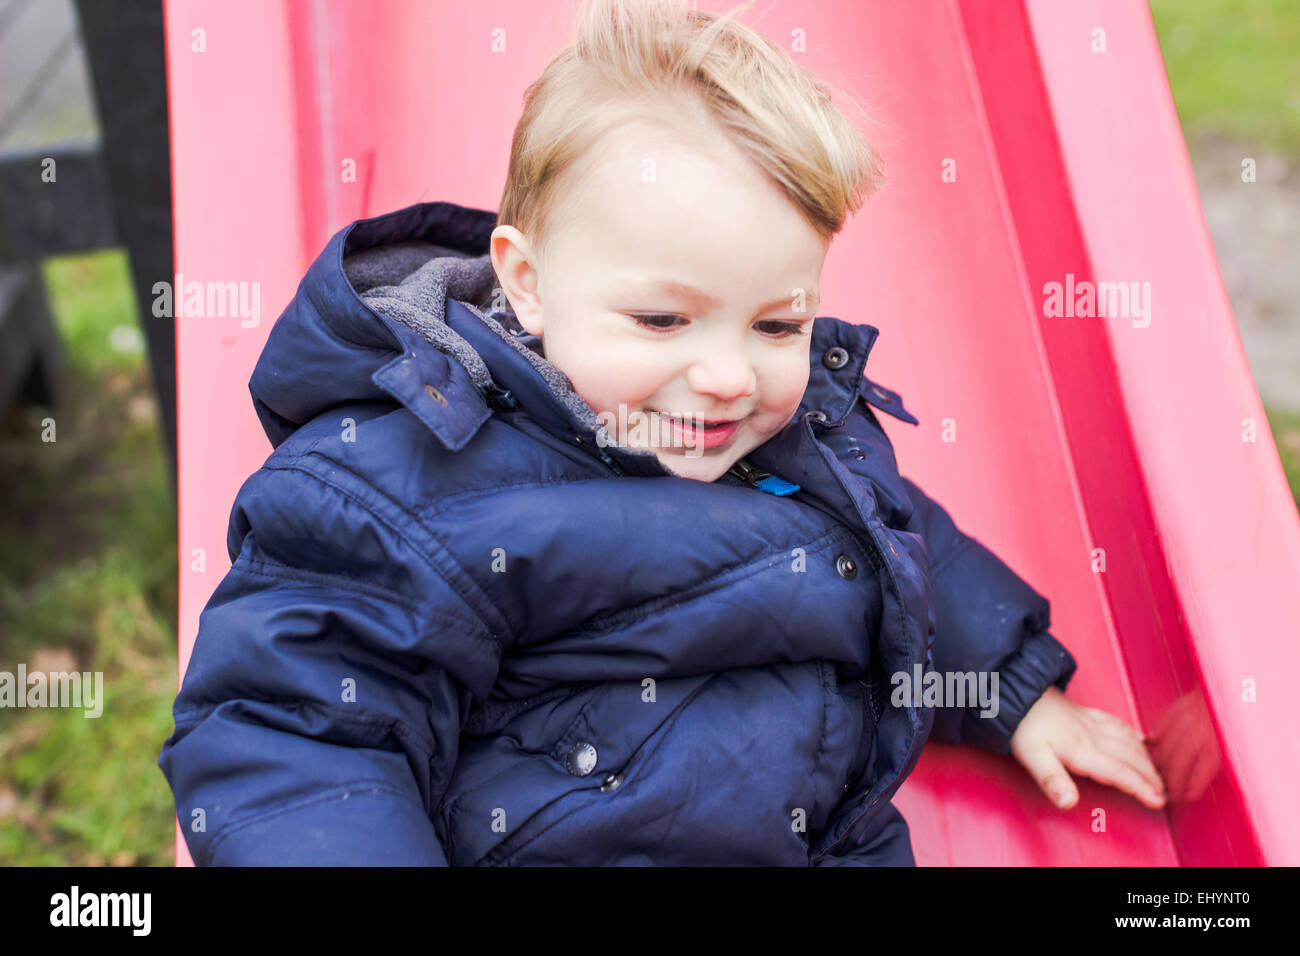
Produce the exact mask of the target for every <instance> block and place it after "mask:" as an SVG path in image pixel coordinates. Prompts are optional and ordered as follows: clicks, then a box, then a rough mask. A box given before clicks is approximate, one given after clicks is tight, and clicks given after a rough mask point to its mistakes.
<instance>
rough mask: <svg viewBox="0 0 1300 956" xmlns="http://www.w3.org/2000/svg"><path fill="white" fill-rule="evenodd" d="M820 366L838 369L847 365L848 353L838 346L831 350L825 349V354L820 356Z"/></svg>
mask: <svg viewBox="0 0 1300 956" xmlns="http://www.w3.org/2000/svg"><path fill="white" fill-rule="evenodd" d="M822 364H823V365H825V366H826V367H827V368H829V369H840V368H843V367H844V366H846V365H848V364H849V353H848V350H847V349H842V348H840V347H839V346H838V345H837V346H835V347H834V348H832V349H827V350H826V354H825V355H823V356H822Z"/></svg>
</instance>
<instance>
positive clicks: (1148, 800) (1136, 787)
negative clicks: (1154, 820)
mask: <svg viewBox="0 0 1300 956" xmlns="http://www.w3.org/2000/svg"><path fill="white" fill-rule="evenodd" d="M1061 759H1062V760H1063V761H1064V762H1065V765H1066V766H1067V767H1068V768H1069V769H1071V770H1073V771H1074V772H1076V773H1081V774H1084V775H1085V776H1089V777H1091V778H1092V779H1094V780H1097V781H1099V782H1101V783H1104V784H1108V785H1110V786H1113V787H1118V788H1119V789H1120V790H1123V791H1124V792H1125V793H1129V794H1132V795H1133V796H1134V797H1137V798H1138V799H1139V800H1141V801H1142V802H1143V803H1145V804H1146V805H1147V806H1149V807H1151V808H1152V809H1153V810H1158V809H1160V808H1161V807H1163V806H1164V804H1165V800H1164V797H1163V796H1161V795H1160V794H1158V793H1156V791H1155V789H1154V788H1152V786H1151V785H1150V784H1149V783H1147V782H1146V781H1145V780H1143V779H1142V775H1141V774H1140V773H1138V772H1137V770H1136V769H1135V768H1133V767H1130V766H1129V765H1128V764H1127V763H1125V762H1124V761H1123V760H1121V759H1120V758H1118V757H1116V756H1114V755H1113V754H1109V753H1107V752H1105V751H1103V750H1100V749H1098V748H1096V747H1093V746H1086V745H1085V746H1083V747H1081V748H1079V749H1078V750H1071V751H1068V752H1066V753H1063V754H1061Z"/></svg>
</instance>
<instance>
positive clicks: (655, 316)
mask: <svg viewBox="0 0 1300 956" xmlns="http://www.w3.org/2000/svg"><path fill="white" fill-rule="evenodd" d="M680 318H681V316H680V315H670V314H668V313H663V312H652V313H642V314H639V315H632V319H633V320H634V321H635V322H636V324H637V325H639V326H641V328H643V329H656V330H658V331H663V330H665V329H670V328H672V325H671V323H672V322H675V321H676V320H677V319H680ZM659 319H668V320H669V322H668V323H661V322H659V321H657V320H659Z"/></svg>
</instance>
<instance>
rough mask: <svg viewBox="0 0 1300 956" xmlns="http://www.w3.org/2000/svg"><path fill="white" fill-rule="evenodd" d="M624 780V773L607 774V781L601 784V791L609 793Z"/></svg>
mask: <svg viewBox="0 0 1300 956" xmlns="http://www.w3.org/2000/svg"><path fill="white" fill-rule="evenodd" d="M622 782H623V775H622V774H621V773H611V774H606V776H605V782H604V783H602V784H601V785H600V792H601V793H609V792H610V791H611V790H613V789H614V788H615V787H617V786H618V785H619V784H620V783H622Z"/></svg>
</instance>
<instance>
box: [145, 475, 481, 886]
mask: <svg viewBox="0 0 1300 956" xmlns="http://www.w3.org/2000/svg"><path fill="white" fill-rule="evenodd" d="M378 507H379V505H378V504H377V503H376V502H371V503H370V504H369V505H363V504H362V503H361V496H360V495H358V494H357V493H356V492H355V490H354V489H347V490H344V489H343V488H342V487H341V486H335V485H333V484H331V483H329V482H328V481H327V480H325V479H322V478H321V477H318V476H316V475H315V474H312V473H310V472H308V471H305V470H296V469H293V468H291V467H290V468H285V467H280V468H270V467H264V468H263V469H261V470H260V471H259V472H257V473H256V474H254V475H253V476H252V477H251V478H250V479H249V480H248V481H247V482H245V484H244V486H243V487H242V488H241V489H240V492H239V495H238V496H237V498H236V501H235V505H234V509H233V511H232V516H231V524H230V537H229V548H230V552H231V555H232V561H233V563H232V566H231V568H230V571H229V573H228V574H227V575H226V576H225V578H223V579H222V581H221V582H220V584H219V585H218V587H217V589H216V591H215V592H214V593H213V595H212V597H211V599H210V600H209V602H208V604H207V606H206V607H205V608H204V610H203V612H202V614H201V615H200V619H199V629H198V635H197V636H196V638H195V644H194V650H193V654H192V656H191V658H190V662H189V666H188V668H187V670H186V673H185V679H184V682H183V684H182V686H181V689H180V693H179V694H178V696H177V698H176V701H175V704H174V706H173V718H174V722H175V729H174V732H173V733H172V735H171V736H170V737H169V738H168V739H167V740H166V741H165V742H164V744H163V746H162V750H161V753H160V755H159V759H158V765H159V767H160V768H161V769H162V772H163V774H164V776H165V777H166V778H167V782H168V784H169V785H170V786H171V788H172V792H173V795H174V797H175V801H176V812H177V819H178V821H179V823H180V826H181V830H182V832H183V833H184V834H185V839H186V842H187V844H188V845H189V848H190V852H191V855H192V856H193V858H194V860H195V863H196V864H198V865H200V866H207V865H236V866H241V865H242V866H248V865H275V866H285V865H295V864H297V865H331V866H332V865H437V866H445V865H446V864H447V859H446V856H445V853H444V848H443V845H442V843H441V841H440V839H439V835H438V834H437V833H436V832H435V825H434V823H433V817H434V814H435V811H436V807H437V804H438V802H439V801H440V799H441V797H442V794H443V793H444V791H445V789H446V785H447V782H448V779H449V776H450V774H451V772H452V769H453V767H454V765H455V762H456V756H457V743H458V739H459V733H460V728H461V725H462V723H463V722H464V720H465V719H466V717H467V716H468V712H469V706H470V699H471V692H470V688H471V687H478V688H490V686H491V684H492V681H493V679H494V675H495V673H496V668H497V666H498V664H499V661H500V649H499V647H498V642H497V641H496V640H495V639H494V637H493V635H492V634H491V632H490V631H489V630H488V628H487V627H486V626H485V625H484V623H483V622H482V621H481V620H480V619H479V618H478V617H477V616H476V614H475V613H474V612H473V610H472V609H471V608H470V607H469V605H468V604H467V602H466V600H465V599H464V598H463V597H462V596H461V594H459V593H457V589H454V588H453V587H452V586H451V585H450V584H449V583H448V580H449V578H450V579H451V580H458V578H457V576H456V575H455V574H454V573H451V574H448V573H446V572H445V570H443V566H440V565H438V564H437V563H436V562H435V558H434V557H433V555H431V554H430V551H431V550H433V549H432V548H430V547H425V548H417V547H415V546H413V544H412V543H411V542H410V541H408V540H406V539H404V538H403V537H402V536H400V535H399V534H398V533H397V532H396V531H395V530H394V529H395V528H400V527H402V525H401V524H400V523H399V522H397V521H395V520H394V516H393V515H391V514H387V513H384V512H383V511H382V509H381V510H379V511H375V510H372V508H378ZM381 515H382V516H381ZM461 584H462V586H463V584H464V582H463V581H462V582H461Z"/></svg>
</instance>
